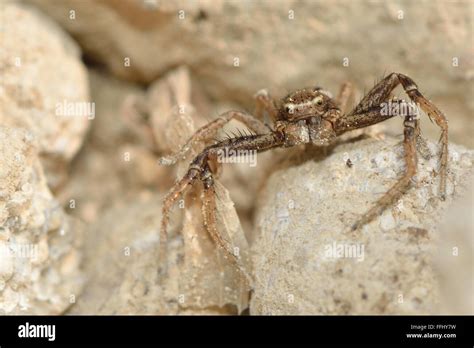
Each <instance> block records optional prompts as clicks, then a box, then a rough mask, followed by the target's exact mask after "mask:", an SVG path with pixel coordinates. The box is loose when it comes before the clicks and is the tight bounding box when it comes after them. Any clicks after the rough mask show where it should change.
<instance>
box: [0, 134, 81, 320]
mask: <svg viewBox="0 0 474 348" xmlns="http://www.w3.org/2000/svg"><path fill="white" fill-rule="evenodd" d="M37 151H38V148H37V144H36V142H35V140H34V136H33V135H32V133H31V132H27V131H25V130H23V129H16V128H11V129H9V128H4V127H0V190H1V191H0V313H3V314H61V313H64V312H65V311H66V310H67V308H68V307H69V306H70V305H71V304H72V303H74V301H75V300H76V298H77V296H78V295H79V294H80V292H81V289H82V278H81V273H80V271H79V263H80V259H81V251H80V246H81V243H82V226H81V225H80V224H79V223H78V222H77V221H76V220H74V219H72V218H70V217H68V216H67V215H66V214H64V212H63V210H62V209H61V207H60V205H59V203H58V202H57V201H56V200H55V199H54V198H53V196H52V194H51V192H50V191H49V189H48V187H47V185H46V179H45V177H44V174H43V170H42V168H41V165H40V163H39V158H38V154H37Z"/></svg>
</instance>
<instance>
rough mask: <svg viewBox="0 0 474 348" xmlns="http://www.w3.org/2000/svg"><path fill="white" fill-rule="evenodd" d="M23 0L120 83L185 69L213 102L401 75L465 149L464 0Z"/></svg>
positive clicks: (363, 85)
mask: <svg viewBox="0 0 474 348" xmlns="http://www.w3.org/2000/svg"><path fill="white" fill-rule="evenodd" d="M28 1H29V2H31V3H34V4H36V5H38V6H39V7H40V8H41V9H43V10H44V11H45V12H47V13H48V14H49V15H50V16H52V17H53V18H55V19H56V20H57V21H58V22H60V23H61V24H62V25H63V26H64V27H65V28H67V30H68V31H69V32H70V33H71V34H72V35H73V36H74V37H76V38H77V40H78V42H79V43H80V44H81V46H82V47H83V48H84V51H85V52H86V54H88V55H89V56H90V57H91V58H92V59H93V60H95V61H98V62H101V63H103V64H105V65H106V66H107V67H108V68H109V69H110V70H111V71H112V72H113V73H115V74H116V75H118V76H121V77H124V78H127V79H130V80H134V81H141V82H148V83H149V82H152V81H154V80H155V79H156V78H157V77H160V76H162V75H163V74H165V73H166V72H167V71H168V70H169V69H170V68H173V67H175V66H177V65H186V66H188V67H189V68H190V69H191V71H192V73H193V75H194V76H195V77H196V79H198V80H199V81H200V82H201V83H202V87H203V89H204V90H205V91H206V92H207V93H208V94H210V95H211V96H212V97H213V98H215V99H216V100H219V101H221V102H222V101H237V102H239V103H241V104H243V105H245V106H246V107H247V108H251V107H252V103H253V101H252V95H253V94H254V93H255V92H256V91H258V90H259V89H261V88H268V89H269V90H270V92H271V93H272V94H274V95H283V94H285V92H286V91H287V90H290V89H293V88H299V87H302V86H305V85H314V84H317V85H320V86H324V87H326V88H327V89H329V90H331V91H332V92H333V93H337V90H338V88H339V85H340V84H341V83H342V82H344V81H345V80H350V81H353V82H354V83H355V84H356V86H358V88H360V90H363V89H365V90H367V89H369V88H371V87H372V85H373V81H374V80H376V79H378V78H380V76H381V75H382V74H383V73H384V72H391V71H397V72H402V73H404V74H407V75H409V76H411V77H413V79H414V80H415V81H416V82H417V83H418V84H419V86H420V88H421V90H422V91H424V92H426V93H428V94H429V97H430V98H432V99H433V100H435V101H436V102H437V103H438V104H439V105H440V107H441V108H442V110H443V111H445V112H446V113H447V115H453V116H452V118H451V120H450V125H451V136H452V139H454V140H455V141H456V142H457V143H460V144H463V145H469V146H470V147H472V146H474V139H473V138H472V137H471V136H470V135H471V134H472V133H473V132H474V128H473V127H474V124H473V123H472V122H470V121H469V120H470V118H469V117H468V116H469V115H472V114H473V111H474V100H473V99H472V98H470V96H469V93H466V91H467V90H469V89H470V88H471V83H472V79H473V77H474V66H473V63H472V62H473V61H472V59H470V56H471V55H472V46H470V45H466V42H471V41H472V33H471V29H470V28H472V25H473V17H472V15H471V14H472V4H471V3H470V2H469V1H459V2H449V3H446V2H445V1H442V0H435V1H409V0H405V1H397V2H393V1H389V2H372V1H344V2H338V3H334V2H329V1H322V2H321V1H293V0H290V1H283V0H277V1H256V2H246V1H226V0H221V1H177V2H175V1H173V2H170V1H158V0H157V1H153V0H147V1H134V0H121V1H115V0H101V1H91V0H85V1H83V0H61V1H51V0H28ZM71 11H73V12H72V13H71ZM72 15H73V17H74V18H71V16H72ZM440 42H442V43H443V44H442V45H440ZM428 56H429V59H426V57H428ZM346 59H347V60H346ZM432 134H433V135H434V132H433V133H432Z"/></svg>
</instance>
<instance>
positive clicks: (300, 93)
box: [279, 87, 337, 122]
mask: <svg viewBox="0 0 474 348" xmlns="http://www.w3.org/2000/svg"><path fill="white" fill-rule="evenodd" d="M333 109H337V105H336V104H335V103H334V101H333V100H332V98H331V95H330V93H329V92H327V91H324V90H323V89H321V88H320V87H315V88H305V89H300V90H297V91H295V92H293V93H290V94H289V95H288V96H286V97H285V98H284V99H283V102H282V104H281V106H280V111H279V119H280V120H286V121H290V122H291V121H299V120H301V119H306V118H310V117H323V116H324V115H325V114H326V113H327V112H328V111H330V110H333Z"/></svg>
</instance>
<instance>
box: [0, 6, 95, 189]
mask: <svg viewBox="0 0 474 348" xmlns="http://www.w3.org/2000/svg"><path fill="white" fill-rule="evenodd" d="M2 18H3V19H4V22H2V27H3V30H2V31H1V32H0V41H1V42H2V51H3V54H2V55H1V56H0V66H2V71H1V74H2V85H1V87H0V88H1V91H2V93H0V105H2V107H1V108H0V123H1V124H2V125H3V126H9V127H20V128H25V129H28V130H29V131H31V132H32V133H33V134H34V135H35V136H36V137H37V138H38V140H39V151H40V156H41V161H42V164H43V166H44V167H45V171H46V175H47V178H48V183H49V185H50V187H51V188H53V189H57V188H59V186H60V185H61V184H63V182H64V179H65V176H66V170H67V164H68V163H69V162H70V160H71V159H72V158H73V157H74V155H75V154H76V153H77V151H78V150H79V148H80V146H81V144H82V141H83V139H84V135H85V133H86V131H87V129H88V127H89V124H90V120H92V119H93V118H94V113H93V107H94V105H93V104H91V103H90V101H89V88H88V79H87V73H86V69H85V67H84V65H83V64H82V62H81V52H80V50H79V47H78V46H77V45H76V43H75V42H74V41H72V39H71V38H70V37H69V36H68V35H67V34H66V33H64V32H63V30H62V29H61V28H60V27H59V26H58V25H57V24H56V23H54V22H52V21H51V20H50V19H49V18H47V17H46V16H44V15H43V14H42V13H40V12H39V11H38V10H36V9H34V8H31V7H27V6H23V5H20V4H18V3H11V2H6V3H4V4H2Z"/></svg>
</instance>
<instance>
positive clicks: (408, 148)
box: [352, 115, 419, 231]
mask: <svg viewBox="0 0 474 348" xmlns="http://www.w3.org/2000/svg"><path fill="white" fill-rule="evenodd" d="M418 122H419V121H418V120H417V119H415V116H412V115H407V116H405V121H404V122H403V125H404V132H403V134H404V140H403V148H404V150H405V163H406V170H405V173H404V175H403V176H402V177H401V178H400V179H399V180H398V182H397V183H396V184H395V185H393V186H392V188H391V189H390V190H388V191H387V192H386V193H385V194H384V195H383V196H382V197H381V198H380V199H379V200H378V201H377V202H376V203H375V205H374V206H373V207H372V208H371V209H370V210H369V211H368V212H367V213H365V214H364V215H363V216H362V218H361V219H360V220H359V221H357V222H356V223H355V224H354V225H352V230H353V231H354V230H357V229H358V228H360V227H361V226H363V225H365V224H367V223H369V222H370V221H372V220H373V219H374V218H375V217H377V216H379V215H380V214H381V213H382V212H383V211H384V210H385V209H386V208H387V207H389V206H390V205H392V204H393V203H395V202H396V201H397V200H398V199H399V198H400V197H401V196H402V195H403V194H404V193H405V192H406V191H407V190H408V189H409V187H410V182H411V179H412V178H413V176H414V175H415V174H416V165H417V156H416V138H417V134H416V133H417V131H416V129H417V127H418Z"/></svg>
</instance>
